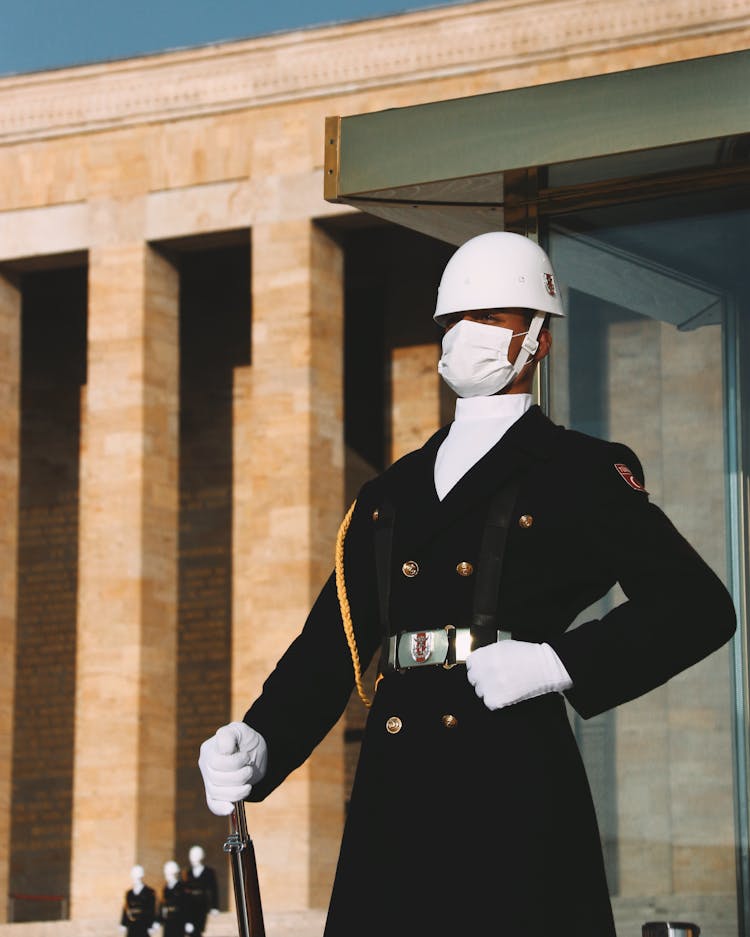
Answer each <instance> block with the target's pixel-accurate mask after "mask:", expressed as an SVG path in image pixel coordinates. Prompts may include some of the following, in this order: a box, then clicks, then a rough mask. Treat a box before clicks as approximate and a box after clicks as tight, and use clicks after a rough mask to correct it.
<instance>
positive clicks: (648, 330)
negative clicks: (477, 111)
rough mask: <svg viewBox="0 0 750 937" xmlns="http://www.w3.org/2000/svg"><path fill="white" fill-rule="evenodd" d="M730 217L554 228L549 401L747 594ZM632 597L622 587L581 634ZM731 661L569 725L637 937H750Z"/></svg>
mask: <svg viewBox="0 0 750 937" xmlns="http://www.w3.org/2000/svg"><path fill="white" fill-rule="evenodd" d="M724 202H725V203H724V204H720V203H719V201H718V199H717V197H716V196H715V195H710V194H707V193H703V194H702V195H700V196H692V197H690V198H688V197H683V198H680V199H677V198H674V199H670V200H662V201H659V202H655V201H652V202H642V203H639V204H637V205H629V206H620V207H615V208H612V207H608V208H606V209H597V210H592V211H588V212H585V213H584V212H581V213H577V214H575V215H568V216H565V217H561V218H558V219H557V220H556V221H555V222H554V224H553V225H551V227H550V230H549V239H548V249H549V253H550V255H551V257H552V261H553V264H554V266H555V269H556V272H557V275H558V279H559V280H560V282H561V283H562V284H563V287H564V289H565V290H566V293H567V297H566V298H567V303H566V307H567V311H568V315H567V317H566V319H564V320H561V321H558V322H556V323H555V325H554V327H553V345H554V350H553V354H552V356H551V359H550V366H549V367H550V370H549V382H550V383H549V389H550V412H551V416H552V418H553V419H554V420H555V421H556V422H558V423H563V424H565V425H567V426H570V427H571V428H574V429H577V430H581V431H583V432H586V433H591V434H593V435H596V436H602V437H605V438H608V439H612V440H616V441H619V442H623V443H625V444H627V445H629V446H630V447H631V448H632V449H634V450H635V452H636V453H637V455H638V456H639V458H640V459H641V462H642V463H643V466H644V469H645V476H646V487H647V489H648V491H649V492H650V497H651V500H652V501H654V502H655V503H656V504H658V505H659V506H660V507H661V508H662V509H663V510H664V511H665V512H666V513H667V515H668V516H669V517H670V518H671V520H672V521H673V522H674V524H675V525H676V526H677V528H678V529H679V530H680V531H681V532H682V533H683V535H684V536H685V537H686V538H687V539H688V540H689V541H690V542H691V543H692V544H693V546H695V548H696V549H697V550H698V552H699V553H700V554H701V555H702V556H703V557H704V559H705V560H706V561H707V562H708V563H709V565H711V566H712V568H713V569H714V570H715V571H716V572H717V573H718V575H719V576H720V577H721V578H722V579H723V581H724V582H726V583H727V584H728V585H729V586H730V588H733V589H734V590H735V593H736V589H737V587H738V584H737V583H736V582H732V578H733V577H731V576H730V575H729V570H730V568H732V560H733V559H734V557H733V556H732V552H733V551H736V550H739V546H738V545H737V544H734V543H731V544H730V543H729V538H728V535H727V531H728V529H729V526H730V525H729V523H728V516H729V513H728V512H730V509H732V508H733V505H732V503H731V502H732V493H733V489H732V487H731V485H730V484H729V480H730V477H731V476H732V475H733V472H734V466H730V465H729V464H728V459H727V455H726V453H727V451H730V453H731V451H732V450H731V447H730V449H729V450H728V448H727V442H728V433H729V434H730V435H731V432H732V431H733V430H732V427H733V426H734V421H735V418H736V414H735V413H734V412H730V410H731V407H730V406H729V405H728V404H727V400H728V399H730V398H731V400H732V401H734V400H735V399H736V398H735V394H734V392H732V393H731V394H728V393H727V387H728V384H727V381H728V380H729V381H730V382H731V381H734V376H733V375H732V374H727V373H726V366H725V361H726V360H727V358H726V357H725V352H726V348H725V342H726V338H727V336H728V335H733V334H734V325H735V318H734V317H735V316H738V317H740V318H741V317H742V314H743V306H744V307H745V309H747V299H746V295H747V285H748V284H747V278H748V274H747V259H746V258H745V257H744V256H743V252H744V250H746V248H745V247H744V246H743V245H747V244H748V243H750V238H749V237H748V235H749V234H750V231H749V230H748V229H749V227H750V224H749V221H750V212H748V210H747V208H746V207H742V200H741V199H740V198H739V197H738V196H736V195H734V197H731V196H726V197H725V198H724ZM738 206H740V207H738ZM732 386H733V385H732ZM730 470H731V471H730ZM728 544H729V551H728ZM622 600H623V595H622V593H621V592H620V591H619V590H613V592H612V593H611V594H610V595H608V596H607V597H606V598H605V599H604V600H602V602H600V603H598V605H597V606H595V607H593V608H591V609H589V610H587V612H586V613H585V614H584V615H582V616H581V619H580V620H581V621H583V620H587V619H590V618H592V617H599V616H600V615H601V614H603V613H605V612H606V611H607V610H608V609H609V608H610V607H612V605H613V604H617V603H619V602H621V601H622ZM731 657H732V649H731V647H725V648H722V649H721V650H720V651H719V652H717V653H716V654H714V655H712V656H711V657H709V658H708V659H707V660H705V661H703V662H702V663H700V664H698V665H697V666H695V667H693V668H691V669H689V670H688V671H686V672H685V673H683V674H680V675H678V676H677V677H675V678H674V679H673V680H671V681H670V682H669V683H668V684H666V685H665V686H662V687H660V688H658V689H656V690H654V691H653V692H651V693H649V694H647V695H646V696H644V697H642V698H640V699H638V700H634V701H632V702H630V703H627V704H626V705H624V706H621V707H619V708H618V709H617V710H615V711H611V712H608V713H605V714H603V715H601V716H599V717H597V718H595V719H591V720H582V719H580V717H578V716H577V715H576V714H575V713H574V712H573V711H572V710H571V711H570V715H571V719H572V721H573V725H574V727H575V730H576V735H577V738H578V740H579V744H580V746H581V750H582V752H583V756H584V759H585V761H586V765H587V769H588V772H589V778H590V781H591V786H592V791H593V793H594V798H595V801H596V805H597V813H598V816H599V822H600V828H601V834H602V839H603V845H604V852H605V859H606V863H607V874H608V878H609V884H610V891H611V894H612V899H613V906H614V909H615V917H616V921H617V928H618V933H621V934H622V935H623V937H624V935H629V934H639V933H640V926H641V924H642V923H643V922H644V921H646V920H654V919H657V920H658V919H662V920H667V919H670V918H671V919H673V920H675V919H676V920H689V921H694V922H696V923H698V924H699V925H700V926H701V929H702V932H703V933H706V934H709V933H710V934H711V935H712V937H730V935H731V937H736V935H737V934H738V932H740V918H741V915H739V916H738V888H737V869H736V850H737V842H738V839H739V837H738V834H737V833H736V829H735V828H736V822H735V790H734V787H735V785H734V772H733V746H732V743H733V726H734V723H733V718H734V710H735V700H734V693H733V686H732V659H731Z"/></svg>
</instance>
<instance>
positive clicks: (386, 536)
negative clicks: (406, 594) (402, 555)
mask: <svg viewBox="0 0 750 937" xmlns="http://www.w3.org/2000/svg"><path fill="white" fill-rule="evenodd" d="M394 519H395V511H394V509H393V505H392V504H391V502H390V501H388V499H384V500H383V501H382V502H381V503H380V505H378V508H377V511H376V513H375V515H374V516H373V523H374V524H375V569H376V572H377V577H378V605H379V607H380V628H381V634H382V635H383V636H387V635H389V634H390V626H389V614H388V612H389V606H390V602H391V554H392V552H393V522H394Z"/></svg>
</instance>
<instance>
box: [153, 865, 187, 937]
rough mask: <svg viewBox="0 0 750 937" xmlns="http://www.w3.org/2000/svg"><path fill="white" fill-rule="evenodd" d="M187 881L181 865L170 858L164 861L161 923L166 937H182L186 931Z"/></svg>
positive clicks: (160, 908)
mask: <svg viewBox="0 0 750 937" xmlns="http://www.w3.org/2000/svg"><path fill="white" fill-rule="evenodd" d="M185 900H186V897H185V883H184V882H183V880H182V875H181V871H180V867H179V865H178V864H177V863H176V862H175V861H174V859H170V860H169V862H165V863H164V884H163V885H162V889H161V897H160V899H159V923H160V924H161V926H162V927H163V928H164V937H182V935H183V934H184V933H185V920H186V918H185Z"/></svg>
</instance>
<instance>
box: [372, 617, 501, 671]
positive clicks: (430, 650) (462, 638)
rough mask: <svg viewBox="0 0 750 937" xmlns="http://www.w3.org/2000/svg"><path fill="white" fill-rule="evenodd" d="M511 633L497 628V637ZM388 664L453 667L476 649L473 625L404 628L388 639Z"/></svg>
mask: <svg viewBox="0 0 750 937" xmlns="http://www.w3.org/2000/svg"><path fill="white" fill-rule="evenodd" d="M509 637H510V632H509V631H500V630H498V631H497V640H498V641H503V640H506V639H507V638H509ZM386 641H387V644H386V655H387V664H388V667H389V668H390V669H393V670H407V669H409V668H411V667H434V666H439V667H444V668H445V669H446V670H450V668H451V667H455V666H456V664H462V663H464V661H465V660H466V658H467V657H468V655H469V654H470V653H471V651H472V646H471V628H455V627H454V626H453V625H446V626H445V627H444V628H432V629H428V628H426V629H424V630H422V631H400V632H399V633H398V634H392V635H389V637H388V638H387V639H386Z"/></svg>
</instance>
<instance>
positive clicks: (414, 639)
mask: <svg viewBox="0 0 750 937" xmlns="http://www.w3.org/2000/svg"><path fill="white" fill-rule="evenodd" d="M432 644H433V635H432V632H429V631H415V632H414V633H413V634H412V636H411V648H410V650H411V656H412V660H414V661H416V663H418V664H424V663H425V661H427V660H429V658H430V655H431V654H432Z"/></svg>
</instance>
